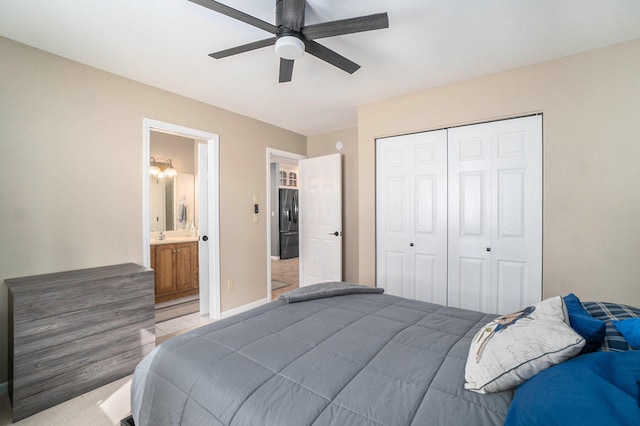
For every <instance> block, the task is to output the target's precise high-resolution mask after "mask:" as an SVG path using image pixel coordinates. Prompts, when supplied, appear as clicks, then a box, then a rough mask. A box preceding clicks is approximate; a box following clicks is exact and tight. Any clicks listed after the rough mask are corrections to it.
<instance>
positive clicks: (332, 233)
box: [329, 231, 340, 237]
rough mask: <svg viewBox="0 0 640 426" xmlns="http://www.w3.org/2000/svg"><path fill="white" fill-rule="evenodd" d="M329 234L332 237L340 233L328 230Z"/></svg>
mask: <svg viewBox="0 0 640 426" xmlns="http://www.w3.org/2000/svg"><path fill="white" fill-rule="evenodd" d="M329 235H333V236H334V237H337V236H338V235H340V233H339V232H338V231H336V232H329Z"/></svg>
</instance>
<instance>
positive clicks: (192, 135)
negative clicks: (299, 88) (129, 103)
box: [141, 118, 220, 319]
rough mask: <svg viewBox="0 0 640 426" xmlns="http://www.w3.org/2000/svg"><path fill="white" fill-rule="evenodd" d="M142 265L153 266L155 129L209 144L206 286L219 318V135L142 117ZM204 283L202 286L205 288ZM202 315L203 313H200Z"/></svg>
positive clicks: (212, 312) (212, 310) (212, 315)
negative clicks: (151, 192) (151, 183)
mask: <svg viewBox="0 0 640 426" xmlns="http://www.w3.org/2000/svg"><path fill="white" fill-rule="evenodd" d="M142 123H143V124H142V126H143V131H142V241H141V243H142V263H143V265H144V266H145V267H147V268H148V267H150V266H151V247H150V244H149V241H150V240H149V238H150V228H149V227H150V221H149V220H150V219H149V214H150V209H149V166H150V165H149V156H150V151H151V131H152V130H156V131H160V132H163V133H169V134H174V135H177V136H182V137H186V138H189V139H200V140H204V141H206V142H207V144H208V145H209V147H213V150H212V151H213V152H212V153H210V154H209V158H211V159H213V160H214V161H211V162H209V164H208V175H209V182H214V184H213V185H209V195H210V197H209V208H208V209H207V210H208V218H209V229H210V230H211V231H213V232H210V233H211V234H212V235H210V236H209V265H208V266H209V282H208V283H206V285H207V286H208V289H209V314H210V318H212V319H216V318H220V232H219V230H220V209H219V205H220V204H219V203H220V200H219V199H220V193H219V185H217V182H219V181H220V161H219V152H220V136H219V135H218V134H215V133H210V132H205V131H202V130H197V129H192V128H189V127H184V126H180V125H177V124H172V123H166V122H163V121H158V120H153V119H150V118H143V121H142ZM202 284H203V283H200V286H202ZM201 314H202V312H201Z"/></svg>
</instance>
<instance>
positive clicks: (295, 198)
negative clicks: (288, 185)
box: [293, 195, 298, 223]
mask: <svg viewBox="0 0 640 426" xmlns="http://www.w3.org/2000/svg"><path fill="white" fill-rule="evenodd" d="M293 223H298V196H297V195H294V196H293Z"/></svg>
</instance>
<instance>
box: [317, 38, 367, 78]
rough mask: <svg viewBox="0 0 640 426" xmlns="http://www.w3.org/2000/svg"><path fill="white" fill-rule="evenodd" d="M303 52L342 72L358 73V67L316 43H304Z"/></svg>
mask: <svg viewBox="0 0 640 426" xmlns="http://www.w3.org/2000/svg"><path fill="white" fill-rule="evenodd" d="M305 50H306V51H307V52H309V53H310V54H311V55H313V56H315V57H316V58H318V59H322V60H323V61H325V62H328V63H330V64H331V65H333V66H335V67H338V68H340V69H341V70H343V71H346V72H348V73H349V74H353V73H354V72H356V71H358V69H359V68H360V65H358V64H356V63H355V62H352V61H350V60H349V59H347V58H345V57H344V56H342V55H340V54H338V53H336V52H334V51H333V50H331V49H329V48H327V47H324V46H323V45H321V44H319V43H316V42H315V41H313V40H306V41H305Z"/></svg>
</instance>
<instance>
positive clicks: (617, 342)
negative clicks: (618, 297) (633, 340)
mask: <svg viewBox="0 0 640 426" xmlns="http://www.w3.org/2000/svg"><path fill="white" fill-rule="evenodd" d="M582 306H584V308H585V309H586V310H587V312H589V314H590V315H591V316H592V317H594V318H596V319H599V320H602V321H605V324H606V325H605V327H606V330H605V336H604V342H603V343H602V347H600V349H598V350H597V351H603V352H606V351H611V352H622V351H630V350H633V349H631V346H629V344H628V343H627V341H626V340H624V337H623V336H622V334H620V332H619V331H618V330H617V329H616V327H615V326H614V325H613V323H612V322H611V320H624V319H628V318H640V309H639V308H634V307H633V306H627V305H621V304H619V303H609V302H582Z"/></svg>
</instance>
